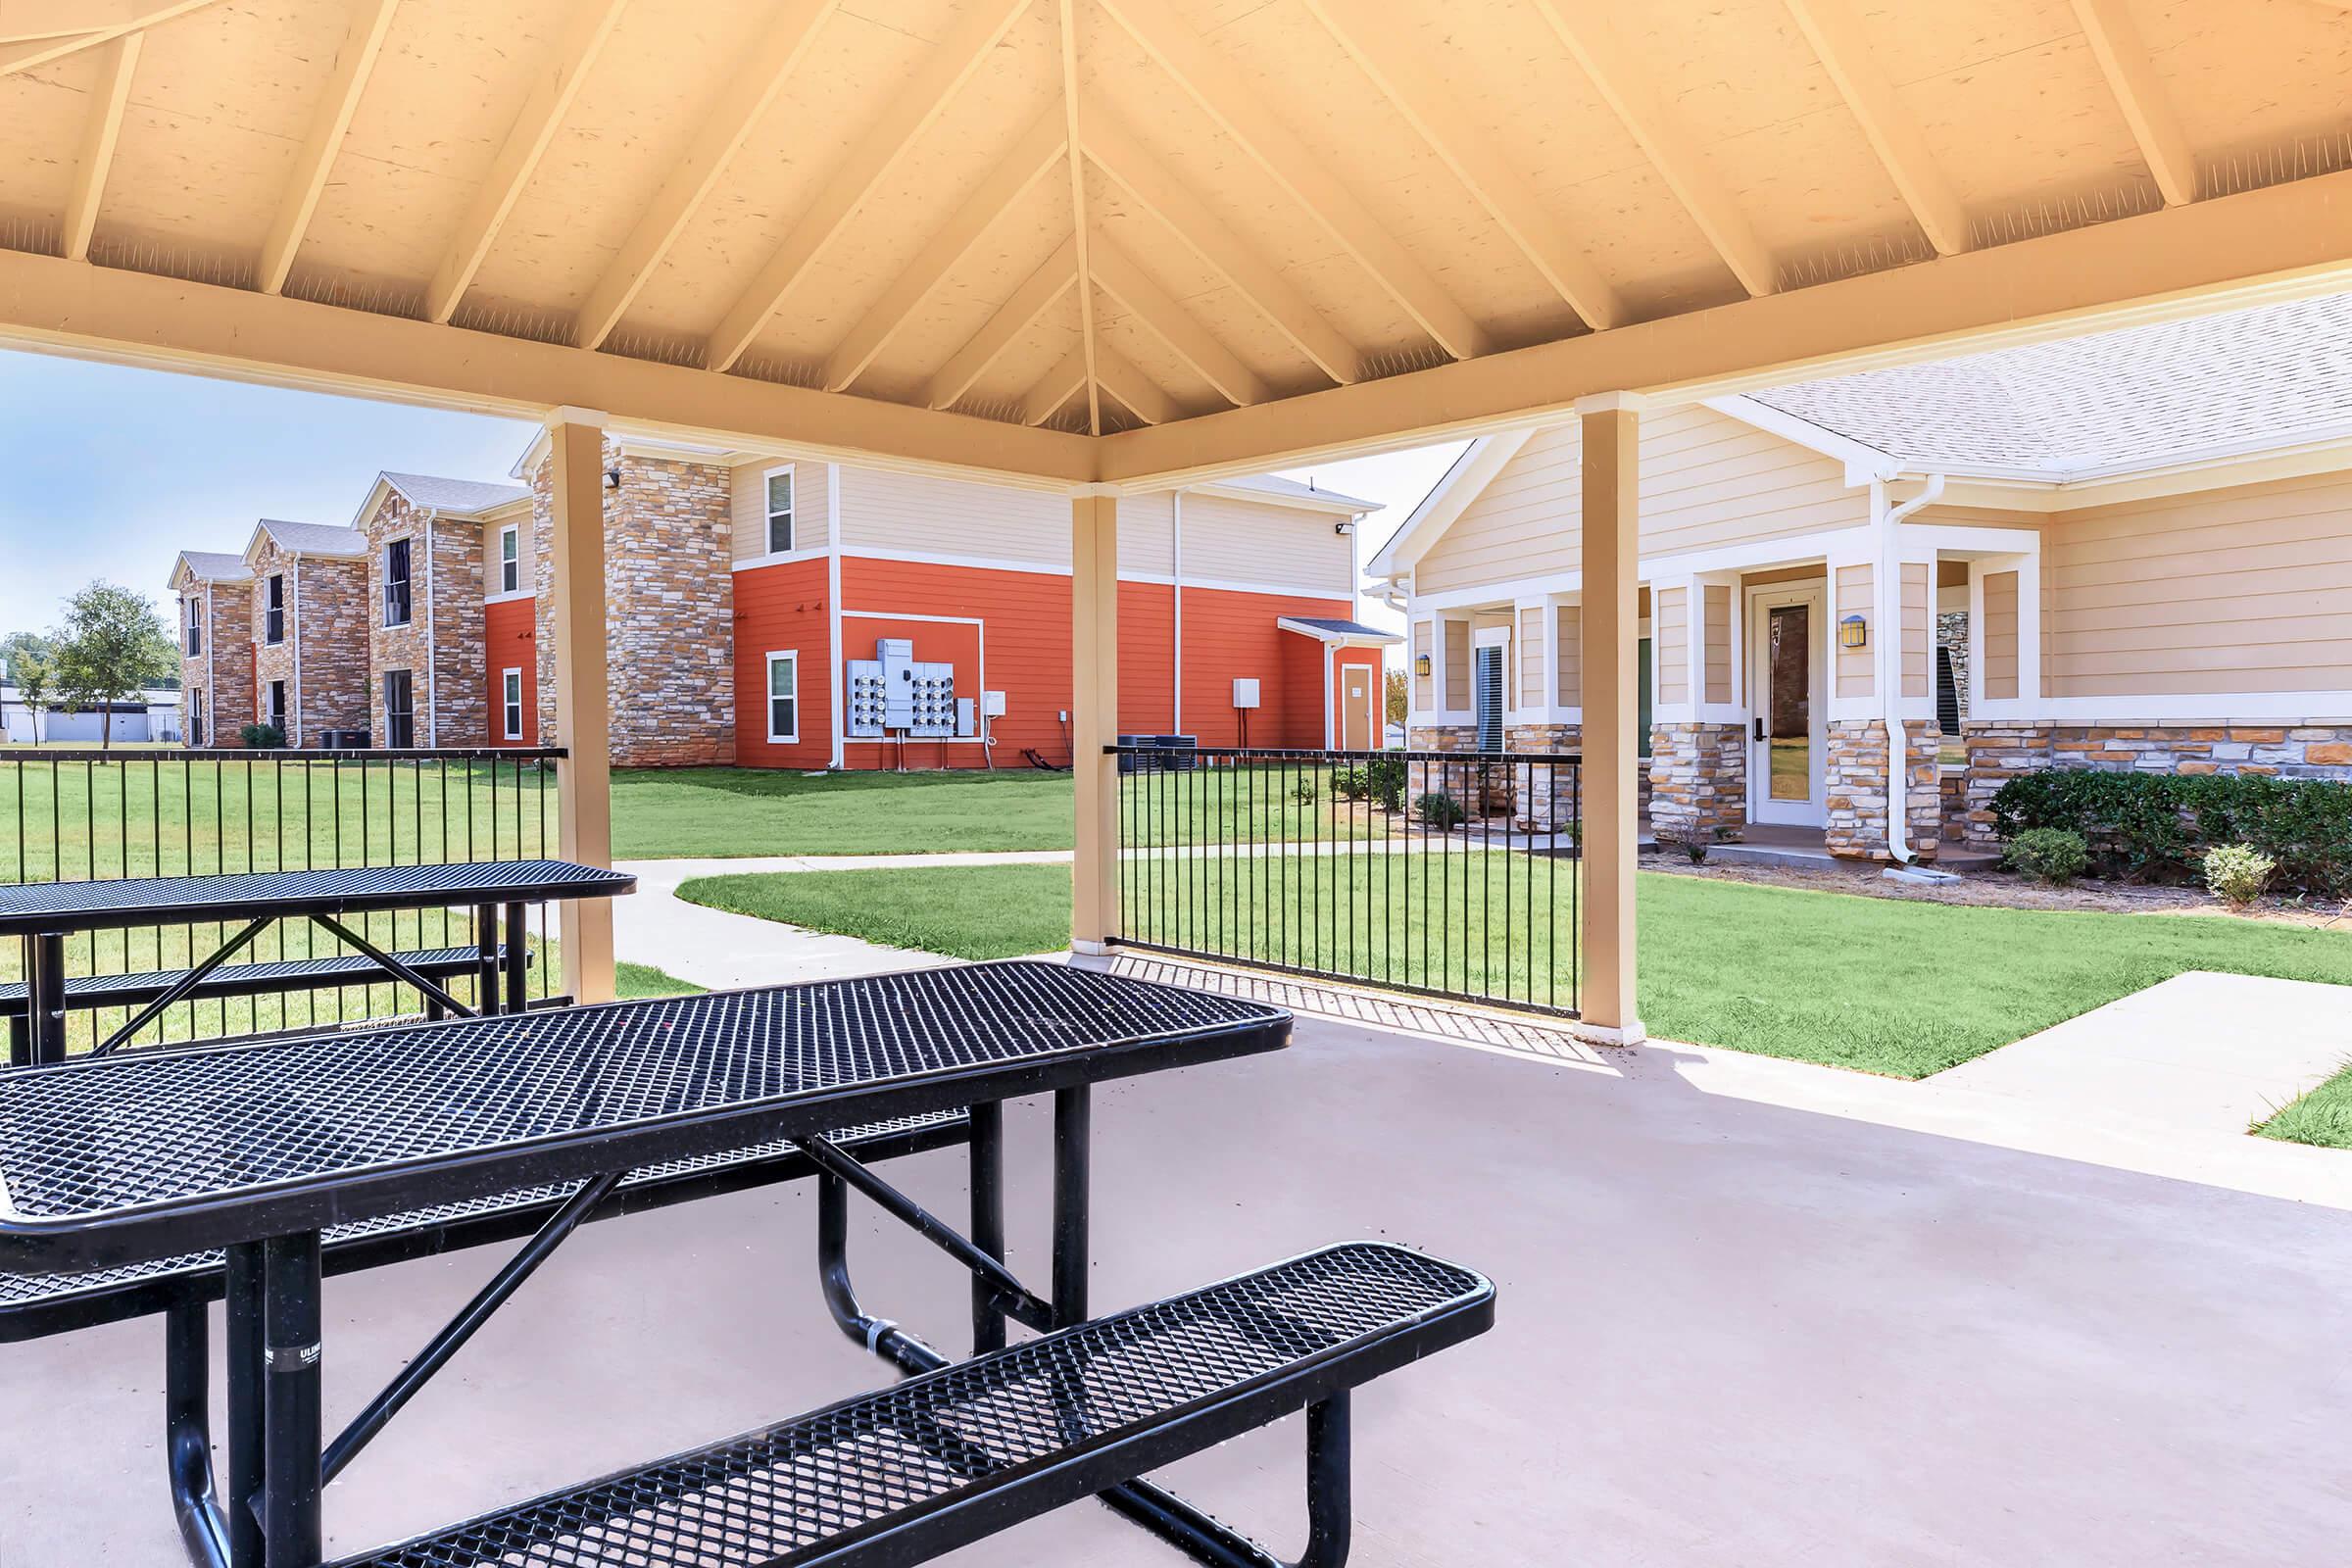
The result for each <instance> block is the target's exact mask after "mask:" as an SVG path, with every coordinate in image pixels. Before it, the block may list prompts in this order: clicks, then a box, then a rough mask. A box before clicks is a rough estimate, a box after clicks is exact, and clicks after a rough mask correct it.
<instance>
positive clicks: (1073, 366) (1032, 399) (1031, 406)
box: [1021, 349, 1087, 424]
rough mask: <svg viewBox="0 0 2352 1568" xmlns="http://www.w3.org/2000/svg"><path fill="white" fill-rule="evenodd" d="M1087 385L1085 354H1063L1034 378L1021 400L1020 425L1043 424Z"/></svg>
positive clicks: (1078, 350) (1078, 352)
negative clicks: (1046, 369) (1034, 380)
mask: <svg viewBox="0 0 2352 1568" xmlns="http://www.w3.org/2000/svg"><path fill="white" fill-rule="evenodd" d="M1086 382H1087V371H1086V351H1085V350H1083V349H1072V350H1070V352H1069V353H1067V354H1065V355H1063V356H1062V357H1061V359H1060V362H1059V363H1057V364H1056V365H1055V366H1054V368H1052V369H1051V370H1048V371H1047V372H1046V373H1045V374H1044V375H1043V376H1041V377H1039V378H1038V383H1037V385H1035V386H1033V387H1031V388H1030V389H1029V395H1028V396H1026V397H1024V398H1022V399H1021V422H1022V423H1023V424H1043V423H1045V422H1046V421H1047V420H1048V419H1051V418H1052V417H1054V416H1055V415H1056V414H1059V413H1060V412H1061V408H1062V405H1063V404H1065V403H1067V402H1069V401H1070V399H1071V398H1072V397H1075V396H1076V395H1077V392H1078V389H1079V388H1080V387H1082V386H1084V385H1086Z"/></svg>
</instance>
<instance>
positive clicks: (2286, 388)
mask: <svg viewBox="0 0 2352 1568" xmlns="http://www.w3.org/2000/svg"><path fill="white" fill-rule="evenodd" d="M1753 396H1754V398H1755V401H1757V402H1759V403H1763V404H1767V405H1769V406H1770V407H1772V408H1775V409H1778V410H1780V411H1781V412H1782V413H1784V414H1789V415H1793V416H1795V417H1798V418H1800V419H1805V420H1808V421H1809V422H1811V423H1814V424H1817V425H1820V426H1822V427H1823V428H1824V429H1827V430H1831V431H1834V432H1836V433H1837V434H1838V435H1841V436H1844V437H1846V438H1848V439H1850V440H1854V441H1859V442H1861V443H1862V444H1863V445H1865V446H1870V447H1875V448H1877V449H1878V450H1880V451H1882V452H1885V453H1887V455H1888V456H1890V457H1893V458H1896V459H1898V460H1900V461H1902V462H1903V463H1905V464H1912V465H1918V466H1927V467H1936V466H1949V467H1954V468H1961V469H1996V470H2013V469H2014V470H2032V471H2034V472H2037V473H2047V474H2049V475H2050V476H2052V477H2060V476H2063V475H2065V474H2069V473H2081V472H2085V471H2092V470H2118V469H2126V470H2128V469H2131V468H2150V467H2160V466H2164V465H2166V464H2169V463H2172V462H2176V461H2178V460H2179V459H2180V458H2183V457H2186V456H2189V455H2191V454H2193V453H2197V452H2200V451H2204V450H2209V449H2212V448H2215V447H2226V446H2233V445H2247V446H2264V445H2268V446H2291V445H2294V444H2295V443H2297V442H2298V441H2302V440H2311V439H2318V438H2320V437H2322V436H2325V435H2327V434H2329V433H2332V432H2336V431H2341V430H2343V429H2345V428H2347V427H2352V295H2343V294H2337V295H2328V296H2326V297H2323V298H2320V299H2310V300H2297V301H2294V302H2292V303H2289V304H2284V305H2266V306H2259V307H2256V308H2255V309H2252V310H2244V311H2230V312H2227V313H2225V314H2223V315H2219V316H2206V317H2198V318H2194V319H2189V320H2183V321H2165V322H2160V323H2158V324H2155V325H2152V326H2134V327H2127V328H2125V329H2123V330H2121V331H2115V332H2100V333H2096V334H2094V335H2092V336H2088V337H2078V338H2067V339H2063V340H2061V341H2057V342H2051V343H2035V344H2031V345H2028V346H2025V347H2021V348H2011V349H1995V350H1993V351H1991V352H1990V353H1985V354H1971V355H1966V356H1964V357H1962V358H1959V359H1952V360H1942V361H1937V362H1936V363H1934V364H1929V365H1906V366H1897V367H1894V368H1888V369H1884V370H1865V371H1862V372H1860V373H1859V374H1855V375H1841V376H1836V377H1833V378H1830V379H1828V380H1821V381H1805V382H1800V383H1798V384H1796V385H1794V386H1787V387H1779V388H1775V389H1774V390H1772V391H1769V392H1759V393H1755V394H1753Z"/></svg>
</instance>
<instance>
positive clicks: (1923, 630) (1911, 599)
mask: <svg viewBox="0 0 2352 1568" xmlns="http://www.w3.org/2000/svg"><path fill="white" fill-rule="evenodd" d="M1932 574H1933V568H1931V567H1930V566H1929V565H1928V564H1927V563H1926V562H1924V561H1906V562H1904V563H1903V568H1902V584H1903V613H1902V623H1903V645H1902V646H1903V695H1904V696H1905V697H1927V696H1931V695H1933V694H1934V692H1935V690H1936V687H1935V683H1934V681H1933V679H1932V678H1931V676H1930V673H1929V660H1930V659H1931V657H1932V652H1931V651H1932V650H1933V649H1934V648H1935V646H1936V608H1935V595H1934V594H1933V593H1932V592H1930V591H1929V587H1928V581H1929V578H1930V576H1931V575H1932Z"/></svg>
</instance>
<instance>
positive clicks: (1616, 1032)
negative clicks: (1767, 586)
mask: <svg viewBox="0 0 2352 1568" xmlns="http://www.w3.org/2000/svg"><path fill="white" fill-rule="evenodd" d="M1576 411H1577V415H1578V417H1579V418H1580V419H1581V421H1582V424H1583V431H1582V434H1583V438H1584V440H1583V446H1584V455H1583V467H1584V578H1585V588H1584V610H1583V614H1582V616H1581V622H1582V629H1581V632H1580V638H1581V642H1582V649H1581V657H1582V662H1583V664H1584V745H1583V750H1584V755H1585V763H1584V780H1585V826H1584V851H1583V867H1584V875H1585V892H1586V894H1587V899H1586V903H1585V959H1586V962H1585V972H1584V977H1583V978H1584V987H1583V994H1582V997H1581V999H1580V1007H1579V1011H1580V1013H1581V1014H1582V1016H1581V1020H1580V1022H1579V1024H1578V1026H1577V1032H1578V1033H1580V1034H1583V1035H1586V1036H1587V1037H1589V1038H1591V1039H1593V1040H1597V1041H1601V1042H1604V1043H1607V1044H1612V1045H1631V1044H1633V1043H1635V1042H1637V1041H1639V1040H1641V1039H1642V1038H1643V1030H1642V1020H1641V1018H1640V1017H1638V1016H1637V1015H1636V1013H1635V1003H1634V861H1635V857H1636V852H1637V848H1638V845H1639V820H1638V813H1637V809H1636V804H1637V796H1638V785H1637V782H1636V780H1637V772H1636V769H1637V763H1636V760H1635V759H1636V757H1637V756H1638V755H1639V754H1640V751H1641V747H1640V744H1639V743H1638V741H1637V740H1636V738H1635V735H1634V726H1635V724H1636V723H1637V722H1639V715H1640V713H1641V711H1642V710H1641V705H1640V703H1639V702H1638V701H1637V700H1636V699H1637V693H1636V692H1635V690H1634V680H1635V670H1636V667H1637V666H1636V661H1635V657H1634V656H1635V630H1636V624H1635V615H1634V610H1635V599H1634V588H1635V582H1634V579H1635V576H1636V574H1637V572H1638V569H1639V565H1638V563H1639V559H1640V555H1641V525H1642V515H1641V512H1642V509H1641V502H1640V499H1639V488H1640V486H1639V479H1640V466H1639V459H1638V454H1639V442H1640V432H1641V413H1640V403H1639V401H1638V400H1637V399H1636V398H1634V397H1633V396H1632V395H1630V394H1625V393H1602V394H1600V395H1598V396H1595V397H1588V398H1582V399H1579V400H1578V402H1577V405H1576Z"/></svg>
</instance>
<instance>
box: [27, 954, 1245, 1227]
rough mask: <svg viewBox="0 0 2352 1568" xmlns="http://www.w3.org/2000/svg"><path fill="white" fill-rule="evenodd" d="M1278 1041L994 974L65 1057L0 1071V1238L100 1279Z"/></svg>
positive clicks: (1150, 994) (1166, 1008)
mask: <svg viewBox="0 0 2352 1568" xmlns="http://www.w3.org/2000/svg"><path fill="white" fill-rule="evenodd" d="M1288 1038H1289V1015H1288V1014H1287V1013H1284V1012H1283V1011H1281V1010H1280V1009H1278V1008H1274V1007H1268V1006H1264V1005H1260V1004H1256V1003H1250V1002H1245V1001H1241V1000H1239V999H1235V998H1229V997H1214V996H1207V995H1204V994H1201V993H1199V992H1192V991H1184V990H1180V989H1178V988H1175V987H1172V986H1162V985H1155V984H1152V983H1150V982H1146V981H1139V980H1131V979H1127V978H1125V977H1122V976H1116V975H1107V974H1100V973H1096V972H1093V971H1090V970H1084V969H1077V968H1071V967H1067V966H1064V965H1061V964H1054V963H1041V962H1011V963H994V964H972V965H964V966H958V967H954V968H943V969H932V970H917V971H913V972H910V973H906V974H895V975H878V976H871V977H866V978H860V979H855V980H833V981H819V982H812V983H809V984H804V985H797V986H780V987H772V988H765V989H760V990H753V991H734V992H716V993H711V994H708V995H702V996H692V997H676V998H665V999H662V1000H660V1001H653V1002H630V1003H612V1004H606V1005H601V1006H593V1007H572V1008H561V1009H554V1010H550V1011H546V1012H535V1013H527V1014H521V1015H513V1016H506V1017H497V1018H478V1019H463V1020H457V1021H453V1022H447V1023H437V1024H423V1025H417V1026H412V1027H407V1028H399V1029H384V1030H375V1031H369V1032H367V1033H363V1034H350V1035H326V1036H307V1037H301V1038H296V1039H290V1040H277V1041H267V1042H261V1043H256V1044H253V1045H245V1046H234V1047H224V1048H214V1049H210V1050H198V1051H185V1052H172V1053H145V1054H138V1055H126V1056H119V1057H109V1058H106V1059H103V1060H95V1061H92V1060H83V1061H76V1062H69V1063H67V1064H65V1065H63V1066H57V1067H44V1068H33V1069H27V1070H23V1071H19V1072H15V1073H10V1074H7V1075H4V1076H0V1189H4V1191H0V1240H5V1241H6V1242H7V1243H9V1244H10V1245H11V1246H12V1247H13V1248H14V1250H16V1251H17V1252H18V1253H19V1254H20V1255H21V1256H23V1257H24V1266H26V1267H34V1268H50V1269H64V1268H101V1267H107V1266H111V1265H114V1264H119V1263H125V1262H133V1261H137V1260H139V1259H141V1258H144V1257H154V1256H161V1255H166V1254H169V1253H176V1252H183V1251H190V1250H197V1249H199V1248H203V1247H209V1246H220V1245H223V1244H225V1243H228V1242H232V1241H238V1240H247V1239H251V1238H254V1237H259V1236H267V1235H275V1234H284V1233H285V1232H287V1231H290V1230H298V1229H308V1228H311V1226H313V1225H325V1224H332V1223H337V1222H341V1221H347V1220H352V1219H362V1218H368V1217H370V1216H372V1215H375V1214H380V1213H386V1212H390V1211H392V1210H393V1209H396V1208H401V1207H417V1206H421V1205H423V1204H427V1203H433V1202H447V1201H458V1200H461V1199H464V1198H466V1197H471V1196H475V1195H478V1194H480V1193H483V1192H490V1191H497V1190H501V1189H512V1188H515V1187H518V1186H523V1185H528V1184H530V1183H532V1182H536V1181H557V1180H563V1179H564V1178H567V1177H577V1176H585V1175H589V1174H592V1173H594V1172H596V1171H600V1170H612V1169H619V1168H623V1167H626V1166H632V1165H639V1164H650V1163H653V1162H656V1161H658V1160H661V1159H669V1158H687V1157H692V1156H694V1155H696V1154H701V1153H708V1152H714V1151H717V1150H721V1149H727V1148H740V1147H743V1146H745V1145H747V1144H752V1143H757V1142H760V1140H762V1139H765V1138H772V1137H791V1136H794V1135H796V1134H799V1133H811V1132H822V1131H824V1130H825V1129H826V1128H828V1127H833V1126H839V1125H843V1124H854V1123H858V1122H865V1121H874V1120H881V1119H885V1118H888V1117H891V1116H898V1115H914V1114H921V1113H923V1112H926V1111H933V1110H942V1109H949V1108H953V1107H955V1106H959V1105H962V1104H966V1103H971V1102H974V1101H981V1100H987V1099H991V1098H997V1099H1002V1098H1005V1097H1008V1096H1011V1095H1019V1094H1030V1093H1037V1092H1041V1091H1043V1090H1046V1089H1053V1088H1060V1087H1065V1086H1068V1085H1071V1084H1077V1083H1086V1082H1093V1081H1097V1080H1100V1079H1105V1078H1112V1077H1118V1076H1122V1075H1124V1074H1129V1073H1135V1072H1142V1071H1149V1070H1152V1069H1155V1068H1160V1067H1170V1066H1181V1065H1186V1064H1188V1063H1191V1062H1196V1061H1207V1060H1214V1059H1217V1058H1219V1057H1223V1056H1231V1055H1238V1054H1245V1053H1249V1052H1253V1051H1269V1050H1274V1049H1277V1048H1278V1047H1280V1046H1282V1045H1284V1044H1285V1043H1287V1041H1288ZM26 1254H29V1255H26Z"/></svg>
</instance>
